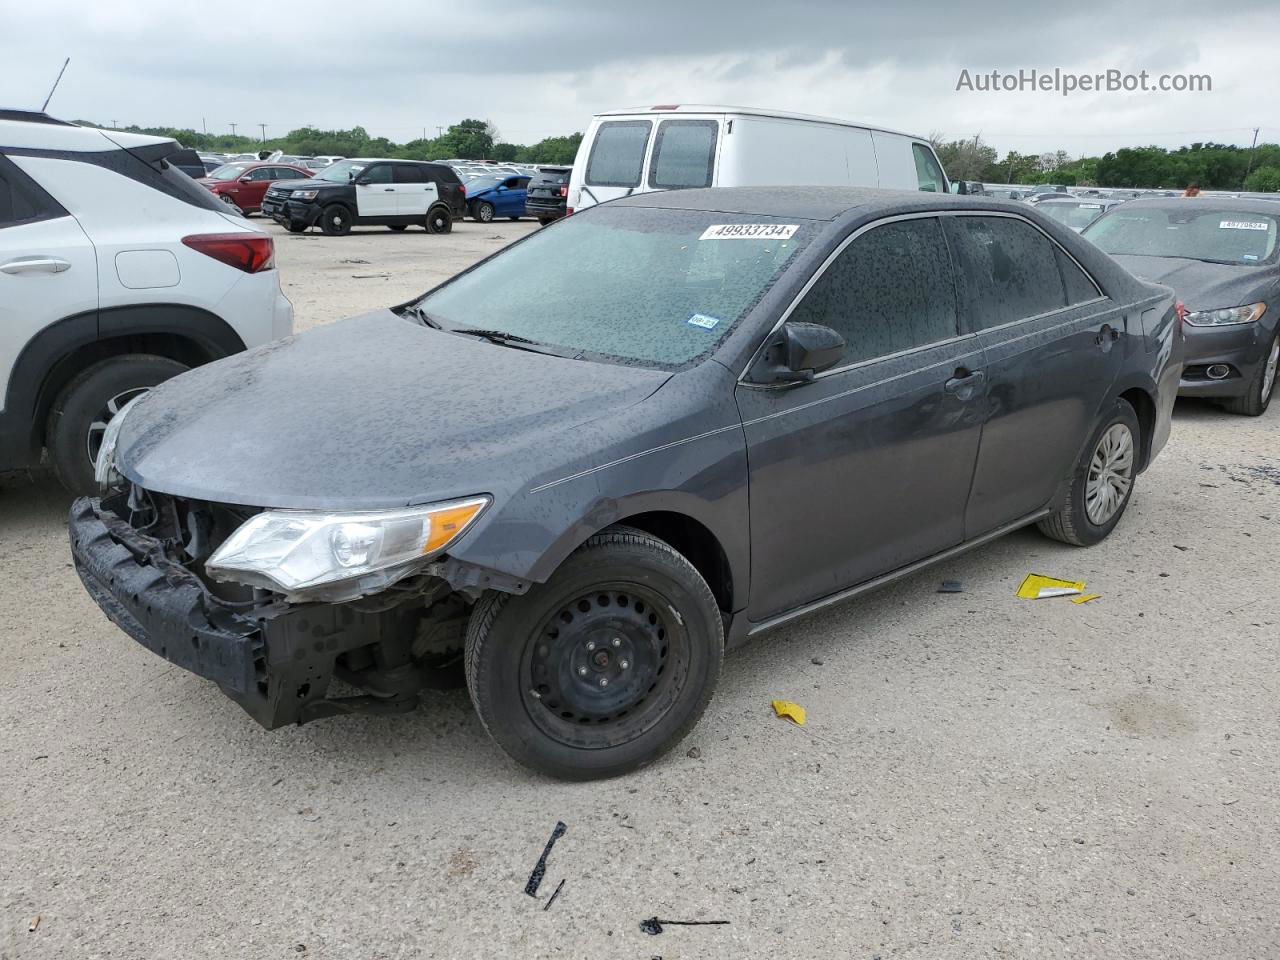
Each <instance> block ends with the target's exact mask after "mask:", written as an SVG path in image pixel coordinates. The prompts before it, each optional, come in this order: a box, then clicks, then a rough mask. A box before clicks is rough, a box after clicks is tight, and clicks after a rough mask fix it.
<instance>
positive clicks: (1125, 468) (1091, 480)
mask: <svg viewBox="0 0 1280 960" xmlns="http://www.w3.org/2000/svg"><path fill="white" fill-rule="evenodd" d="M1140 439H1141V428H1140V427H1139V425H1138V415H1137V414H1136V413H1135V412H1134V410H1133V407H1132V406H1130V404H1129V402H1128V401H1127V400H1116V402H1115V405H1114V406H1113V407H1112V408H1111V410H1110V412H1109V413H1108V414H1107V415H1106V416H1104V417H1103V418H1102V421H1101V422H1100V423H1099V425H1098V427H1097V429H1096V430H1095V431H1094V433H1093V436H1092V437H1091V438H1090V440H1089V445H1088V446H1087V447H1085V453H1084V456H1083V457H1081V459H1080V462H1079V463H1077V464H1076V467H1075V470H1074V471H1073V472H1072V474H1071V485H1070V488H1069V489H1068V491H1067V498H1066V500H1065V501H1064V503H1063V504H1062V506H1061V507H1060V508H1059V509H1058V512H1057V513H1055V514H1053V515H1051V516H1048V517H1046V518H1045V519H1043V520H1041V521H1040V523H1039V528H1040V532H1041V533H1043V534H1044V535H1045V536H1047V537H1050V538H1052V539H1054V540H1061V541H1062V542H1063V543H1070V544H1074V545H1075V546H1078V547H1088V546H1092V545H1093V544H1095V543H1098V542H1100V541H1102V540H1104V539H1105V538H1106V537H1107V535H1108V534H1109V533H1111V531H1112V530H1114V529H1115V526H1116V524H1117V523H1119V522H1120V518H1121V517H1122V516H1123V515H1124V511H1125V508H1126V507H1128V506H1129V498H1130V497H1131V496H1132V495H1133V481H1134V479H1135V478H1136V477H1137V475H1138V453H1139V450H1140V449H1141V446H1140Z"/></svg>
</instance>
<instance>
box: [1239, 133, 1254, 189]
mask: <svg viewBox="0 0 1280 960" xmlns="http://www.w3.org/2000/svg"><path fill="white" fill-rule="evenodd" d="M1257 149H1258V128H1257V127H1254V128H1253V146H1251V147H1250V148H1249V162H1248V163H1247V164H1246V165H1245V168H1244V180H1248V179H1249V173H1250V171H1252V170H1253V151H1255V150H1257ZM1244 180H1241V181H1240V189H1241V190H1243V189H1245V186H1244Z"/></svg>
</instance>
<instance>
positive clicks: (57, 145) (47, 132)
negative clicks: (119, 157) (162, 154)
mask: <svg viewBox="0 0 1280 960" xmlns="http://www.w3.org/2000/svg"><path fill="white" fill-rule="evenodd" d="M173 142H174V141H173V140H172V139H171V138H169V137H149V136H146V135H145V134H141V133H125V132H124V131H123V130H100V129H99V128H97V127H80V126H76V125H75V124H74V123H67V122H66V121H64V120H57V119H55V118H54V117H50V116H48V115H47V114H42V113H37V112H34V111H24V110H0V147H9V148H13V149H29V150H71V151H83V152H86V153H89V152H97V151H100V150H122V149H126V148H128V147H145V146H150V145H152V144H157V143H173Z"/></svg>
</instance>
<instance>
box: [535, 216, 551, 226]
mask: <svg viewBox="0 0 1280 960" xmlns="http://www.w3.org/2000/svg"><path fill="white" fill-rule="evenodd" d="M549 223H555V221H554V220H551V219H549V218H546V217H544V218H542V219H540V220H539V221H538V226H540V227H545V226H546V225H547V224H549Z"/></svg>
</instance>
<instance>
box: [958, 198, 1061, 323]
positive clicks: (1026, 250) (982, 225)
mask: <svg viewBox="0 0 1280 960" xmlns="http://www.w3.org/2000/svg"><path fill="white" fill-rule="evenodd" d="M947 231H948V236H949V238H950V240H951V248H952V251H953V252H954V254H955V257H956V267H957V269H958V271H959V274H958V280H959V287H960V290H961V303H962V308H963V309H964V311H965V314H966V316H967V317H968V319H969V323H970V326H971V327H972V328H973V329H974V330H985V329H987V328H989V327H997V326H1000V325H1001V324H1003V323H1011V322H1013V321H1014V320H1022V319H1025V318H1026V317H1034V316H1038V315H1040V314H1042V313H1050V312H1052V311H1054V310H1061V309H1062V308H1063V307H1065V306H1066V305H1067V297H1066V291H1065V290H1064V289H1063V284H1062V274H1061V272H1060V271H1059V269H1058V259H1057V256H1056V254H1055V247H1054V245H1053V243H1052V242H1051V241H1050V240H1049V238H1048V237H1046V236H1045V235H1044V234H1043V233H1041V232H1040V231H1039V230H1037V229H1036V228H1035V227H1033V226H1031V224H1029V223H1027V222H1025V221H1023V220H1018V219H1015V218H1013V217H948V218H947Z"/></svg>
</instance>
